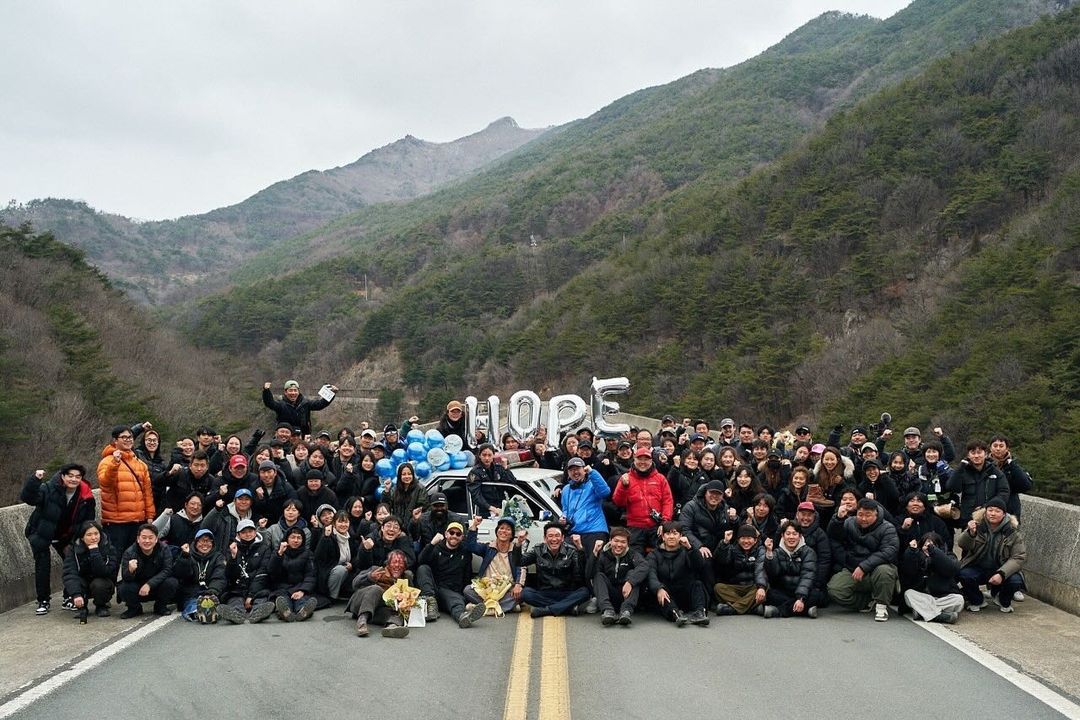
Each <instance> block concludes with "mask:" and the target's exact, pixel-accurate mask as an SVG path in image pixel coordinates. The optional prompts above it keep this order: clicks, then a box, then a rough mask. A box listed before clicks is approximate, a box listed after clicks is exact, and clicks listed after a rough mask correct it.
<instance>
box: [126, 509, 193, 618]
mask: <svg viewBox="0 0 1080 720" xmlns="http://www.w3.org/2000/svg"><path fill="white" fill-rule="evenodd" d="M177 587H178V583H177V580H176V578H175V577H173V555H172V552H170V551H169V549H168V548H167V547H165V546H164V545H163V544H161V543H160V542H158V534H157V528H155V527H154V526H153V525H151V524H150V523H146V524H143V525H140V526H139V527H138V530H137V531H136V535H135V543H134V544H132V545H131V546H130V547H128V548H127V549H126V550H125V551H124V554H123V556H121V558H120V587H119V588H117V590H116V599H117V600H118V601H119V602H122V603H126V604H127V610H125V611H124V612H123V613H122V614H121V615H120V617H121V618H123V619H125V620H128V619H130V618H133V617H137V616H139V615H142V614H143V608H142V606H143V603H144V602H151V601H152V602H153V603H154V614H155V615H169V614H170V613H171V612H172V611H171V610H169V603H170V602H172V599H173V597H174V596H175V595H176V589H177Z"/></svg>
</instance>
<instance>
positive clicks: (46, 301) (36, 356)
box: [0, 225, 261, 505]
mask: <svg viewBox="0 0 1080 720" xmlns="http://www.w3.org/2000/svg"><path fill="white" fill-rule="evenodd" d="M0 371H2V375H3V378H4V385H5V387H4V392H3V393H2V394H0V505H7V504H10V503H13V502H16V501H17V498H18V494H19V489H20V488H21V486H22V482H23V480H25V479H26V476H27V475H28V474H29V473H31V472H32V471H33V470H34V469H36V468H46V469H55V468H57V467H58V466H59V465H61V464H63V463H64V462H80V463H83V464H85V465H87V466H95V467H96V464H97V460H98V452H99V451H100V449H101V448H102V447H103V446H104V444H105V442H106V441H107V440H108V437H109V429H110V428H111V427H112V426H113V425H114V424H116V423H119V422H125V423H126V422H135V421H137V420H149V421H151V422H153V423H154V425H155V427H157V428H158V430H159V431H160V432H161V433H162V436H163V440H164V441H165V442H163V447H167V448H171V447H172V446H171V444H168V443H171V441H173V440H175V438H176V437H177V436H178V435H179V434H188V433H191V432H193V431H194V429H195V427H197V426H198V425H200V424H202V423H204V422H206V423H209V424H211V425H214V426H215V427H216V429H218V430H219V432H223V433H227V432H229V431H230V430H233V429H237V428H239V427H244V428H247V427H249V426H250V425H251V423H252V421H253V420H254V419H255V418H256V413H259V412H260V409H261V406H260V405H259V403H258V399H257V398H258V393H257V390H256V388H255V387H254V385H251V384H250V383H244V382H242V381H240V380H238V371H237V370H236V369H235V368H233V367H232V366H230V365H229V364H227V363H226V362H225V358H224V357H223V356H221V355H220V354H219V353H217V352H214V351H212V350H198V349H195V348H193V347H191V345H190V344H188V343H187V342H185V341H184V340H182V339H181V338H179V337H177V336H176V334H175V333H173V332H170V331H167V330H165V329H164V328H161V327H159V326H157V325H156V324H155V322H154V321H152V320H151V319H150V318H149V317H148V316H147V315H146V313H145V312H144V311H143V310H142V309H141V308H139V307H138V306H136V305H134V304H133V303H132V302H131V301H130V300H129V299H128V298H126V297H125V296H124V295H123V294H122V293H121V292H119V291H118V290H116V289H115V288H113V287H112V286H111V284H110V283H109V282H108V280H107V279H106V278H105V277H104V276H103V275H101V273H100V272H99V271H97V270H96V269H94V268H93V267H91V266H89V265H88V264H87V263H86V260H85V258H84V256H83V254H82V253H81V252H80V251H78V250H76V249H74V248H72V247H70V246H68V245H64V244H62V243H60V242H57V241H56V240H55V239H53V237H52V236H51V235H49V234H47V233H43V234H34V233H32V232H30V231H29V230H28V229H27V228H18V229H16V228H10V227H7V226H4V225H0Z"/></svg>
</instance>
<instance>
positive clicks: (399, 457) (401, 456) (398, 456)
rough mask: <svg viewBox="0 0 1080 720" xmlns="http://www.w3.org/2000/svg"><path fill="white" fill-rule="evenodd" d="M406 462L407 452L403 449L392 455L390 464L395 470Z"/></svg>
mask: <svg viewBox="0 0 1080 720" xmlns="http://www.w3.org/2000/svg"><path fill="white" fill-rule="evenodd" d="M405 460H406V456H405V451H404V450H402V449H401V448H398V449H397V450H395V451H394V452H393V453H391V454H390V462H391V463H392V464H393V466H394V467H395V468H397V466H398V465H400V464H401V463H403V462H405Z"/></svg>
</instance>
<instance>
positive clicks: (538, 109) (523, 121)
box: [0, 0, 908, 219]
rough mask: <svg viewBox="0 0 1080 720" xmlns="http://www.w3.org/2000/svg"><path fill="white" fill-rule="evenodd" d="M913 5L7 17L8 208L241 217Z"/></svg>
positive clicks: (768, 1) (277, 8) (287, 5)
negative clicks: (316, 179) (257, 204)
mask: <svg viewBox="0 0 1080 720" xmlns="http://www.w3.org/2000/svg"><path fill="white" fill-rule="evenodd" d="M907 4H908V0H787V1H780V0H712V1H711V2H701V1H700V0H662V1H661V0H650V1H648V2H643V1H642V2H639V1H636V0H634V1H630V0H605V1H599V2H583V1H582V0H543V2H540V1H534V2H516V1H512V0H491V1H489V2H449V1H447V0H427V1H423V2H419V1H418V2H406V1H396V2H391V1H389V0H387V1H384V2H358V1H356V0H320V1H319V2H313V3H297V2H267V1H263V0H260V1H259V2H221V1H219V0H212V1H211V0H207V1H194V2H173V3H165V2H138V3H134V2H128V1H122V2H121V1H115V2H85V3H84V2H68V1H59V0H25V1H12V2H5V3H3V7H2V8H0V23H2V24H3V26H4V27H5V29H6V32H5V33H4V35H5V37H4V40H3V43H2V44H0V48H2V49H0V87H2V88H3V109H2V110H0V158H2V162H0V202H2V203H6V202H7V201H8V200H10V199H17V200H19V201H21V202H25V201H27V200H30V199H33V198H38V197H47V196H53V197H68V198H76V199H81V200H85V201H86V202H88V203H90V204H91V205H93V206H94V207H96V208H98V209H102V210H108V211H110V212H117V213H120V214H123V215H128V216H132V217H137V218H143V219H159V218H168V217H176V216H179V215H184V214H189V213H195V212H205V211H207V210H210V209H213V208H215V207H220V206H223V205H228V204H231V203H235V202H238V201H240V200H242V199H244V198H245V197H247V196H249V195H251V194H252V193H254V192H256V191H258V190H259V189H261V188H263V187H265V186H267V185H269V184H271V183H273V182H275V181H277V180H282V179H285V178H288V177H292V176H293V175H296V174H298V173H300V172H303V171H305V170H308V169H312V168H316V169H325V168H328V167H334V166H337V165H343V164H346V163H349V162H352V161H353V160H355V159H356V158H358V157H359V156H361V155H363V154H364V153H366V152H368V151H369V150H371V149H373V148H376V147H380V146H382V145H385V144H387V143H390V142H393V141H394V140H396V139H398V138H400V137H402V136H404V135H406V134H409V133H411V134H412V135H415V136H417V137H420V138H423V139H425V140H432V141H437V142H442V141H447V140H452V139H454V138H457V137H460V136H462V135H467V134H469V133H472V132H475V131H477V130H479V129H481V128H483V127H484V126H485V125H487V123H489V122H490V121H492V120H494V119H496V118H498V117H502V116H504V115H510V116H512V117H514V118H515V119H516V120H517V121H518V123H519V124H520V125H522V126H525V127H544V126H547V125H557V124H561V123H564V122H567V121H569V120H573V119H575V118H579V117H584V116H587V115H589V114H591V113H593V112H595V111H596V110H598V109H600V108H601V107H603V106H604V105H606V104H607V103H609V102H611V101H612V100H615V99H616V98H618V97H621V96H623V95H626V94H627V93H630V92H633V91H634V90H638V89H640V88H643V87H647V86H650V85H658V84H662V83H666V82H669V81H671V80H674V79H676V78H679V77H682V76H683V75H686V74H688V73H691V72H693V71H695V70H698V69H700V68H703V67H727V66H730V65H733V64H736V63H738V62H740V61H742V60H745V59H746V58H748V57H751V56H753V55H756V54H757V53H759V52H761V51H762V50H764V49H765V48H767V47H768V46H770V45H772V44H774V43H776V42H777V41H779V40H780V39H781V38H783V37H784V36H785V35H787V34H788V33H789V32H791V31H792V30H794V29H796V28H797V27H798V26H800V25H802V24H803V23H805V22H806V21H808V20H810V19H812V18H814V17H816V16H817V15H819V14H820V13H822V12H825V11H826V10H845V11H849V12H856V13H866V14H869V15H873V16H875V17H879V18H884V17H888V16H889V15H892V14H893V13H895V12H896V11H897V10H899V9H900V8H902V7H904V6H905V5H907Z"/></svg>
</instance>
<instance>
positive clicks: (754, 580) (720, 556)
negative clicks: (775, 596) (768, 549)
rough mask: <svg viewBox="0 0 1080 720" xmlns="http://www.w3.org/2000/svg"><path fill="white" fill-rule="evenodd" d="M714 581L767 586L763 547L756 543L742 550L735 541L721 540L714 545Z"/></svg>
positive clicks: (728, 583)
mask: <svg viewBox="0 0 1080 720" xmlns="http://www.w3.org/2000/svg"><path fill="white" fill-rule="evenodd" d="M714 557H715V558H716V581H717V582H720V583H725V584H727V585H757V586H758V587H760V588H765V587H768V585H769V581H768V578H767V577H766V576H765V565H764V563H765V548H764V547H763V546H762V545H761V543H758V544H756V545H754V547H752V548H750V549H749V550H743V549H742V547H741V546H740V545H739V544H738V542H737V541H735V540H732V542H730V543H726V542H723V541H721V543H720V544H719V545H717V546H716V555H715V556H714Z"/></svg>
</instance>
